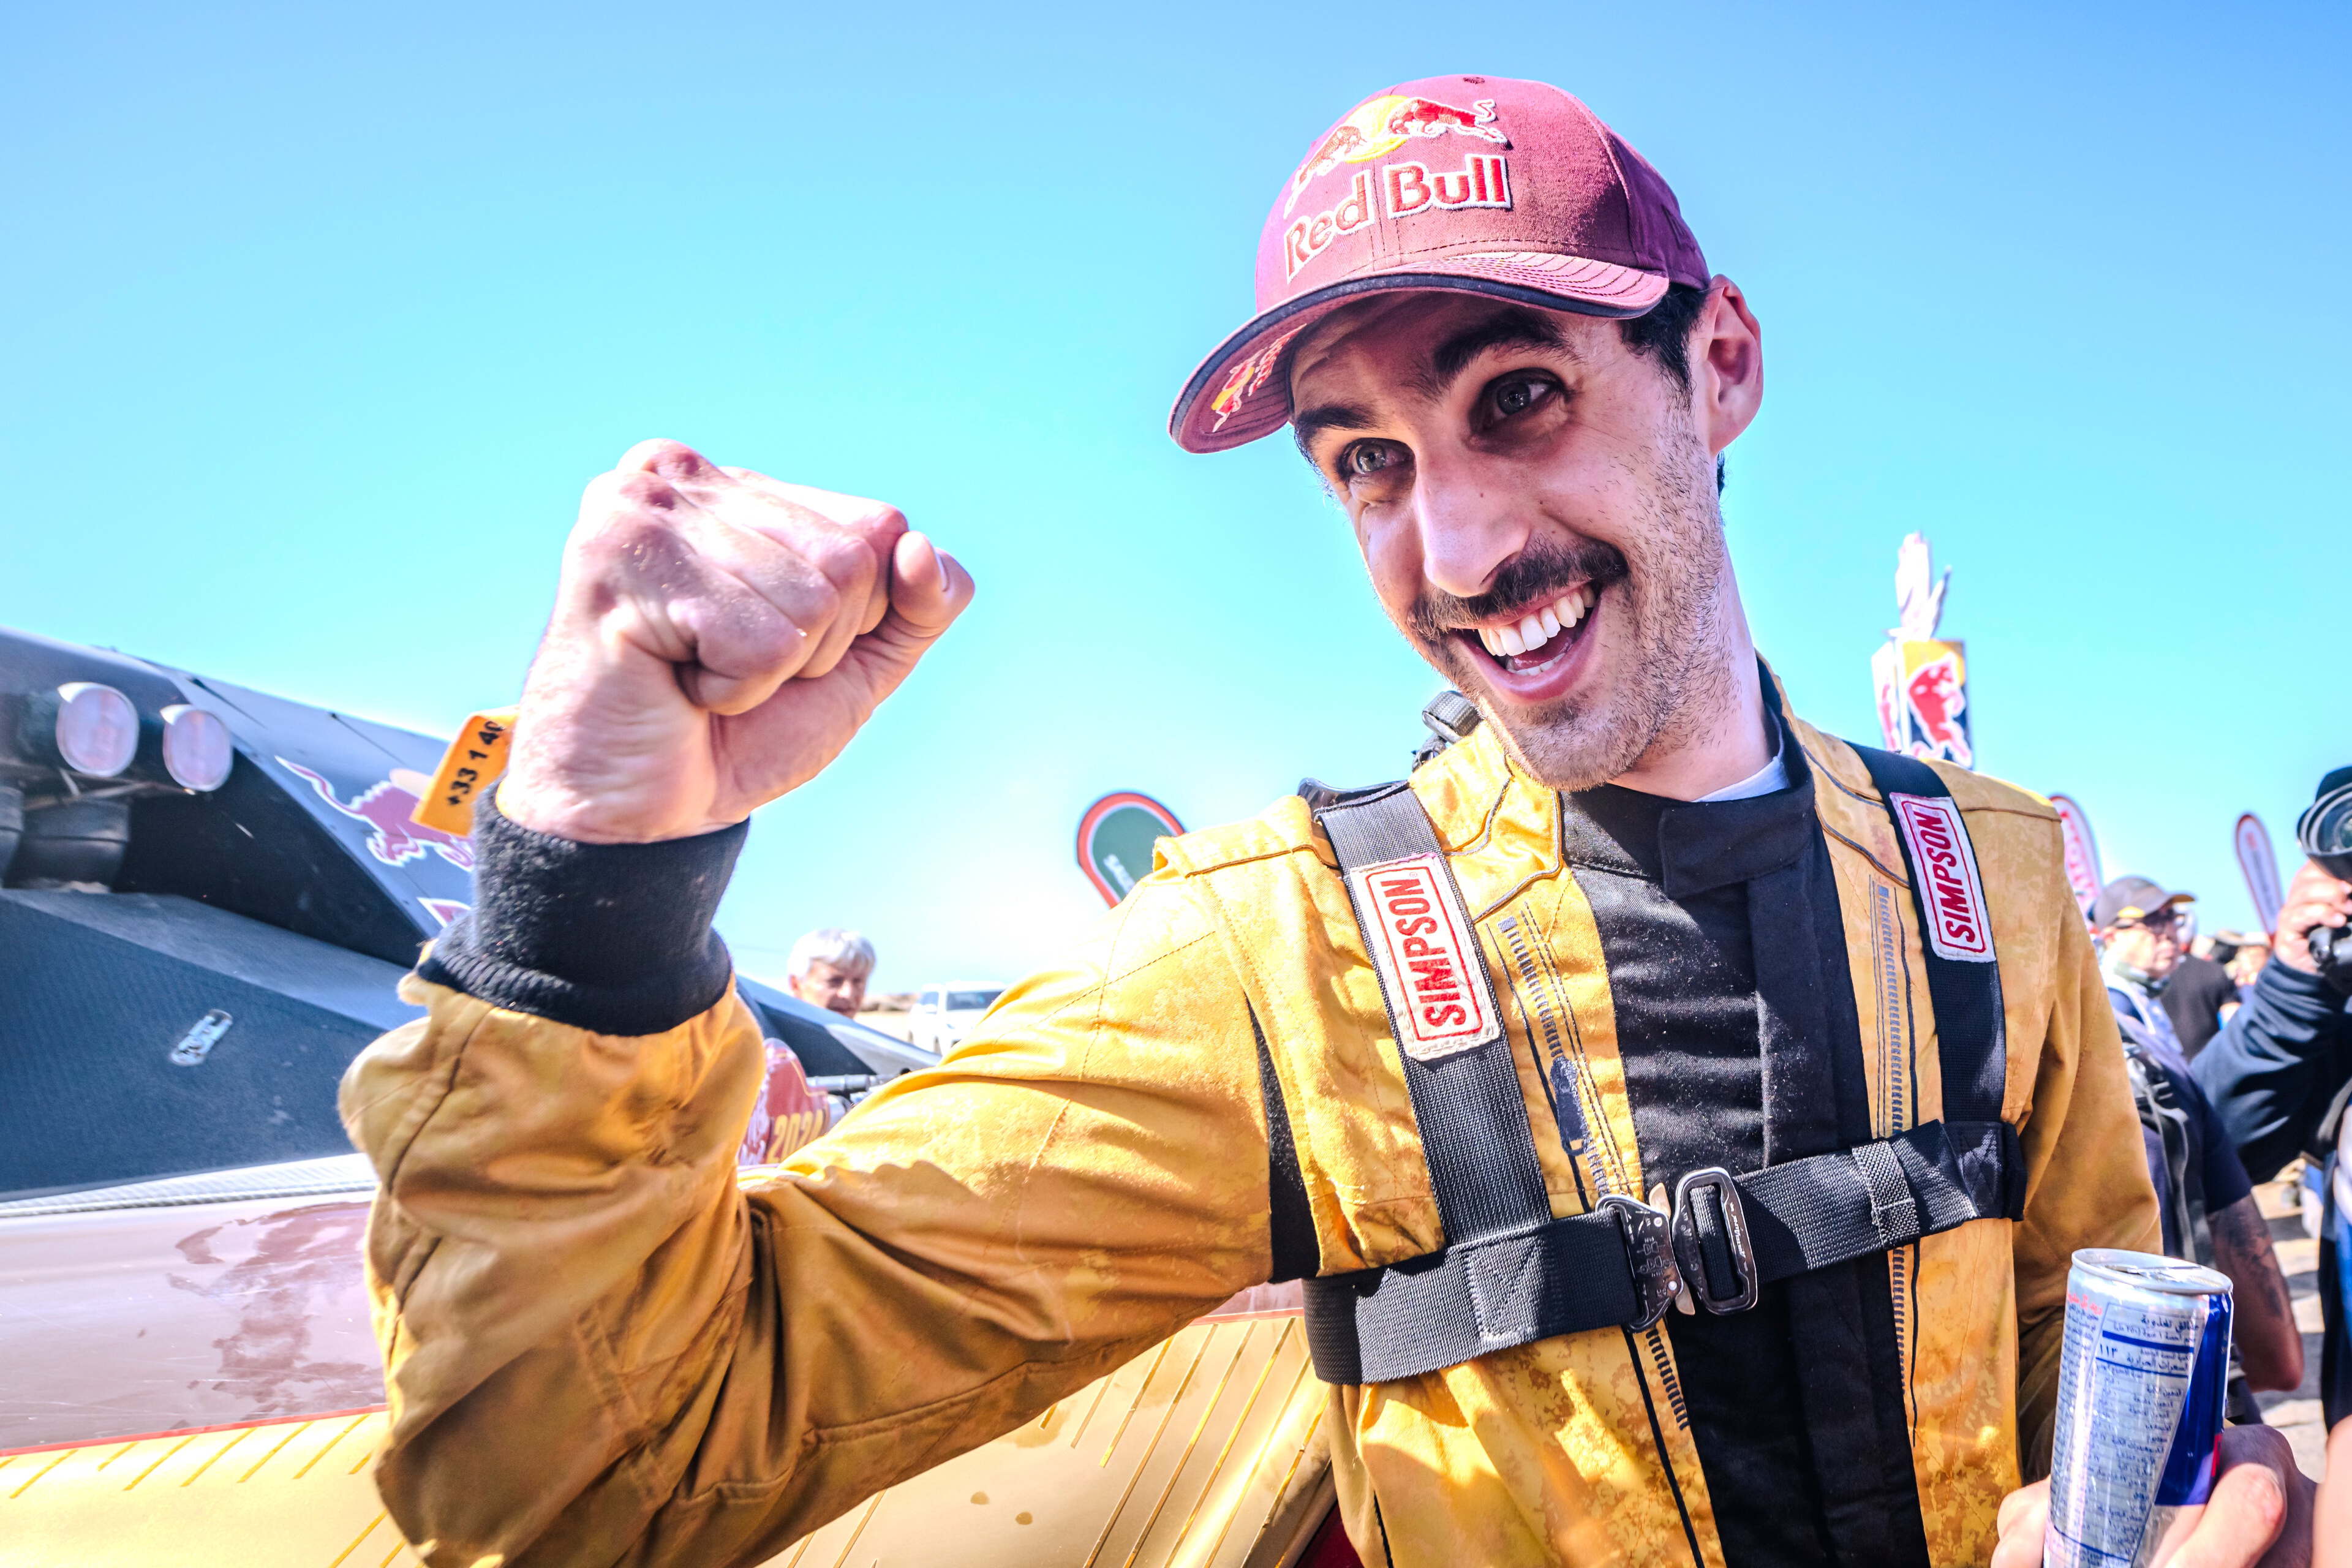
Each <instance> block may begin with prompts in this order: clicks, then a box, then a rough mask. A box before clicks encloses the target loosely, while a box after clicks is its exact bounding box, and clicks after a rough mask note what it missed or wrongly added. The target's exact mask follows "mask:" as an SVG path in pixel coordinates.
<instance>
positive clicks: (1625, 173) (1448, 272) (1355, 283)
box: [1168, 76, 1709, 452]
mask: <svg viewBox="0 0 2352 1568" xmlns="http://www.w3.org/2000/svg"><path fill="white" fill-rule="evenodd" d="M1708 276H1709V275H1708V272H1707V268H1706V257H1704V256H1702V255H1701V254H1700V253H1699V248H1698V241H1697V240H1696V239H1694V238H1693V237H1691V231H1690V228H1689V226H1687V225H1685V223H1684V222H1683V215H1682V209H1681V208H1680V207H1679V206H1678V205H1676V204H1675V194H1674V192H1673V191H1672V190H1670V189H1668V188H1667V185H1666V182H1665V181H1664V179H1662V178H1660V177H1659V175H1658V172H1657V171H1656V170H1655V169H1653V168H1651V167H1650V165H1649V164H1648V163H1646V162H1644V161H1643V157H1642V155H1641V154H1640V153H1636V152H1634V151H1633V148H1632V147H1631V146H1629V145H1627V144H1626V142H1625V140H1624V139H1623V138H1622V137H1621V136H1619V135H1618V134H1617V133H1616V132H1613V131H1612V130H1610V129H1609V127H1608V126H1606V125H1604V124H1602V123H1601V118H1600V116H1598V115H1596V114H1594V113H1593V112H1592V110H1589V109H1587V108H1585V107H1584V105H1583V104H1581V103H1580V102H1578V101H1577V100H1575V99H1573V98H1571V97H1570V96H1569V95H1568V94H1567V93H1564V92H1562V91H1560V90H1559V89H1558V88H1556V87H1548V86H1546V85H1545V84H1544V83H1542V82H1539V81H1512V80H1509V79H1506V78H1503V77H1484V76H1445V77H1431V78H1429V79H1426V80H1423V81H1412V82H1406V83H1404V84H1403V85H1402V86H1401V87H1392V88H1391V89H1388V90H1387V91H1385V92H1381V93H1376V94H1374V95H1373V96H1372V97H1370V98H1368V99H1366V100H1364V101H1363V102H1361V103H1360V104H1358V105H1356V107H1355V108H1353V109H1351V110H1349V111H1348V112H1347V113H1346V114H1344V115H1342V116H1341V117H1340V118H1339V121H1338V123H1336V124H1334V125H1333V126H1332V127H1331V129H1329V130H1328V131H1326V132H1324V133H1323V134H1322V135H1320V136H1318V137H1317V138H1316V139H1315V142H1314V144H1313V145H1312V146H1310V147H1309V148H1308V149H1307V157H1306V159H1305V160H1304V161H1303V162H1302V163H1300V164H1299V165H1298V167H1297V171H1296V172H1294V173H1293V174H1291V176H1290V177H1289V178H1288V179H1287V180H1286V181H1284V182H1283V186H1282V190H1281V192H1280V194H1279V195H1276V197H1275V201H1274V211H1273V212H1272V213H1271V214H1269V215H1268V216H1267V217H1266V220H1265V233H1264V234H1262V235H1261V236H1260V237H1259V238H1258V247H1257V315H1256V316H1255V318H1254V319H1253V320H1252V321H1250V322H1249V323H1248V324H1247V325H1245V326H1244V327H1243V328H1242V329H1241V331H1237V332H1235V333H1234V334H1233V336H1231V337H1229V338H1227V339H1226V340H1225V341H1224V342H1222V343H1220V344H1218V345H1217V348H1216V350H1215V352H1214V353H1211V354H1210V355H1209V357H1208V358H1207V359H1205V360H1203V361H1202V362H1201V368H1200V369H1198V370H1196V371H1194V372H1193V373H1192V379H1191V380H1190V381H1188V382H1186V383H1185V384H1184V391H1183V393H1182V395H1180V396H1179V397H1178V398H1177V399H1176V407H1175V411H1174V412H1173V413H1172V414H1171V415H1170V416H1169V420H1168V429H1169V433H1170V434H1171V435H1172V436H1174V437H1176V440H1177V443H1178V444H1179V445H1180V446H1181V447H1184V448H1185V450H1187V451H1192V452H1218V451H1223V450H1224V449H1225V448H1226V447H1238V446H1241V445H1242V444H1243V443H1244V442H1247V441H1255V440H1256V439H1257V438H1258V437H1261V436H1265V435H1269V434H1271V433H1272V432H1274V431H1276V430H1278V429H1280V428H1281V427H1282V426H1284V425H1286V424H1287V423H1288V422H1289V420H1290V376H1289V368H1288V363H1287V361H1286V357H1285V354H1286V350H1287V349H1288V348H1289V347H1290V345H1291V344H1292V343H1293V342H1296V341H1297V338H1298V335H1299V334H1300V333H1301V332H1303V331H1306V330H1307V328H1308V327H1311V326H1313V325H1314V324H1315V323H1316V322H1317V321H1320V320H1321V319H1322V318H1323V317H1325V316H1327V315H1328V314H1330V313H1331V312H1332V311H1333V310H1338V309H1339V307H1340V306H1342V305H1344V304H1346V303H1348V302H1349V300H1354V299H1356V298H1358V297H1359V296H1361V295H1365V294H1377V293H1397V292H1402V291H1406V290H1411V289H1441V290H1450V291H1453V292H1457V293H1471V294H1488V295H1492V296H1494V297H1496V298H1497V299H1503V300H1514V301H1516V302H1517V303H1520V304H1525V305H1534V306H1538V307H1540V308H1542V309H1546V310H1573V311H1576V312H1578V313H1580V314H1581V315H1588V316H1613V317H1631V316H1639V315H1641V314H1643V312H1645V311H1647V310H1650V309H1651V307H1653V306H1654V305H1655V304H1657V302H1658V301H1659V300H1662V299H1664V297H1665V293H1666V288H1667V286H1668V285H1669V284H1673V283H1687V284H1690V285H1692V286H1694V287H1696V288H1702V289H1703V288H1705V287H1706V283H1707V279H1708Z"/></svg>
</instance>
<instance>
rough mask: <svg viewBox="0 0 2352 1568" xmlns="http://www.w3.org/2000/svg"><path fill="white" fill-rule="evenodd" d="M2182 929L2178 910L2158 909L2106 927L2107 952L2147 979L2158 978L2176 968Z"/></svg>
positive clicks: (2178, 961)
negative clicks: (2141, 916) (2136, 919)
mask: <svg viewBox="0 0 2352 1568" xmlns="http://www.w3.org/2000/svg"><path fill="white" fill-rule="evenodd" d="M2184 929H2185V922H2183V921H2182V920H2181V918H2180V915H2179V912H2178V911H2177V910H2158V911H2157V912H2156V913H2154V914H2152V915H2150V916H2148V917H2147V919H2146V920H2142V921H2134V922H2132V923H2131V924H2130V925H2124V926H2113V927H2110V928H2109V929H2108V931H2107V933H2106V942H2107V951H2108V952H2111V953H2113V954H2114V955H2115V956H2116V959H2117V960H2118V961H2120V962H2121V963H2126V964H2128V965H2130V966H2131V967H2132V968H2134V969H2137V970H2138V971H2139V972H2140V973H2142V974H2145V975H2147V977H2148V978H2149V979H2150V980H2161V979H2163V978H2164V977H2165V976H2166V975H2168V974H2170V973H2172V972H2173V971H2174V970H2176V969H2178V968H2179V967H2180V936H2181V932H2182V931H2183V930H2184Z"/></svg>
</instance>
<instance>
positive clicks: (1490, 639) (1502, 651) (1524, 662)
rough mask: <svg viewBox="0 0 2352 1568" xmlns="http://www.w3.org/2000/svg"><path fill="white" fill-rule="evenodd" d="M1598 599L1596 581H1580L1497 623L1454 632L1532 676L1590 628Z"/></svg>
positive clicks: (1561, 655)
mask: <svg viewBox="0 0 2352 1568" xmlns="http://www.w3.org/2000/svg"><path fill="white" fill-rule="evenodd" d="M1600 598H1601V586H1600V584H1597V583H1591V582H1586V583H1580V584H1577V585H1576V586H1575V587H1573V588H1570V590H1569V591H1568V592H1567V593H1565V594H1562V595H1559V597H1557V598H1555V599H1553V600H1551V601H1550V602H1549V603H1547V604H1544V605H1539V606H1538V607H1537V608H1535V609H1533V610H1530V611H1528V612H1526V613H1525V614H1523V615H1522V616H1519V618H1518V619H1517V620H1516V621H1511V622H1507V623H1506V624H1504V625H1500V626H1461V627H1457V628H1456V629H1455V630H1454V636H1455V637H1459V638H1461V639H1462V640H1463V641H1464V642H1466V643H1475V644H1476V645H1477V646H1478V647H1480V648H1481V649H1483V650H1484V651H1485V652H1486V657H1487V658H1491V659H1493V660H1494V661H1495V663H1496V664H1497V665H1499V666H1501V667H1502V668H1504V669H1505V670H1507V671H1508V672H1509V673H1511V674H1513V675H1531V674H1534V673H1535V672H1537V671H1538V670H1541V669H1545V668H1549V667H1550V666H1551V665H1553V664H1556V663H1558V662H1559V660H1560V659H1562V658H1567V657H1568V655H1569V654H1570V652H1572V651H1573V650H1574V649H1575V648H1576V647H1577V645H1578V644H1579V643H1580V642H1582V641H1583V640H1584V637H1585V635H1586V634H1587V633H1588V632H1589V631H1590V630H1591V626H1592V611H1593V608H1594V606H1595V605H1598V604H1599V602H1600Z"/></svg>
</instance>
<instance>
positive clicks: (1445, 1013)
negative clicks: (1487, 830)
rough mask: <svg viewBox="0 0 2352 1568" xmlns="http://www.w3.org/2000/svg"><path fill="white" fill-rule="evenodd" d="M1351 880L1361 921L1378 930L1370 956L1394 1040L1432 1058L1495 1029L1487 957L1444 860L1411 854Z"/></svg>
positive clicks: (1475, 1042)
mask: <svg viewBox="0 0 2352 1568" xmlns="http://www.w3.org/2000/svg"><path fill="white" fill-rule="evenodd" d="M1349 880H1350V881H1351V882H1353V883H1354V884H1355V886H1354V892H1355V896H1356V900H1357V907H1358V908H1359V909H1360V910H1361V911H1362V912H1363V914H1364V917H1365V918H1364V921H1363V924H1364V925H1365V927H1366V928H1367V929H1369V930H1370V931H1376V932H1378V933H1379V937H1378V942H1377V944H1376V946H1375V948H1374V951H1373V952H1372V955H1371V957H1372V964H1373V967H1375V968H1376V969H1378V970H1379V971H1380V974H1381V986H1382V987H1383V988H1384V989H1385V990H1386V991H1387V993H1388V995H1389V1000H1390V1002H1391V1016H1392V1017H1393V1018H1395V1019H1396V1021H1397V1022H1398V1024H1399V1025H1400V1026H1401V1027H1402V1036H1401V1037H1400V1038H1399V1039H1398V1040H1397V1045H1398V1047H1399V1048H1400V1049H1402V1050H1403V1051H1404V1053H1405V1054H1406V1055H1407V1056H1410V1057H1412V1058H1415V1059H1416V1060H1420V1061H1432V1060H1434V1059H1436V1058H1440V1057H1448V1056H1452V1055H1453V1054H1454V1052H1456V1051H1465V1050H1468V1049H1470V1048H1471V1047H1474V1046H1483V1045H1485V1044H1486V1042H1487V1041H1489V1040H1492V1039H1494V1038H1495V1037H1496V1036H1497V1035H1498V1034H1500V1033H1501V1025H1500V1023H1499V1022H1498V1020H1497V1018H1496V1012H1495V1001H1494V995H1493V993H1492V992H1491V991H1490V989H1489V988H1488V985H1487V982H1486V963H1485V961H1484V960H1483V959H1482V958H1481V957H1480V956H1479V953H1478V943H1477V939H1476V937H1475V935H1474V934H1473V932H1472V931H1471V929H1470V921H1469V917H1468V916H1467V915H1466V914H1465V912H1464V911H1463V908H1462V900H1461V895H1460V894H1459V893H1457V892H1455V891H1454V879H1453V878H1451V877H1450V876H1448V875H1447V874H1446V871H1445V867H1444V863H1443V861H1441V860H1440V859H1439V858H1438V857H1436V856H1434V855H1416V856H1413V857H1412V858H1410V859H1404V860H1391V861H1388V862H1385V863H1384V864H1381V865H1379V866H1370V867H1366V868H1363V869H1360V870H1358V871H1356V872H1354V873H1352V874H1351V875H1350V877H1349Z"/></svg>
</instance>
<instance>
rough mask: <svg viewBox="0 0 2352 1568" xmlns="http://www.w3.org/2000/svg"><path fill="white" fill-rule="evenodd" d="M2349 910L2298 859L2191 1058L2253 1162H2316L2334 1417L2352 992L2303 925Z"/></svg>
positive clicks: (2348, 914)
mask: <svg viewBox="0 0 2352 1568" xmlns="http://www.w3.org/2000/svg"><path fill="white" fill-rule="evenodd" d="M2331 776H2333V775H2331ZM2347 920H2352V883H2345V882H2340V881H2337V880H2336V879H2335V878H2333V877H2331V876H2329V875H2328V874H2327V873H2326V871H2325V870H2324V869H2322V868H2320V867H2318V866H2316V865H2315V864H2313V863H2312V862H2310V861H2305V863H2304V866H2303V869H2301V870H2300V871H2297V872H2296V873H2295V876H2294V881H2293V882H2292V883H2290V884H2289V885H2288V887H2287V890H2286V903H2285V907H2284V909H2283V910H2281V911H2280V913H2279V928H2278V933H2277V935H2276V937H2275V938H2274V939H2273V949H2272V953H2271V959H2272V962H2270V963H2267V964H2265V965H2264V966H2263V971H2262V973H2261V974H2260V975H2259V976H2257V977H2256V979H2255V981H2254V984H2253V986H2252V989H2251V990H2250V991H2249V992H2248V993H2247V994H2246V1005H2244V1006H2243V1007H2241V1008H2240V1009H2239V1010H2238V1011H2237V1013H2236V1014H2235V1015H2234V1016H2231V1019H2230V1021H2229V1022H2228V1023H2227V1024H2225V1025H2224V1026H2222V1028H2221V1034H2220V1035H2219V1036H2218V1037H2215V1039H2214V1041H2213V1044H2212V1045H2211V1047H2210V1048H2208V1049H2207V1050H2206V1052H2205V1053H2204V1055H2202V1056H2200V1057H2199V1058H2197V1068H2196V1072H2197V1079H2198V1081H2199V1083H2200V1084H2202V1085H2203V1086H2204V1088H2205V1090H2206V1092H2207V1093H2208V1094H2210V1096H2211V1097H2212V1100H2213V1104H2214V1107H2215V1109H2216V1110H2218V1111H2219V1113H2220V1115H2221V1120H2222V1121H2223V1124H2224V1125H2226V1126H2227V1127H2228V1128H2229V1130H2230V1132H2231V1136H2232V1138H2233V1139H2234V1140H2235V1141H2236V1142H2237V1144H2238V1147H2239V1149H2240V1151H2241V1152H2242V1154H2243V1156H2244V1161H2245V1165H2246V1168H2247V1169H2248V1170H2249V1171H2250V1172H2252V1173H2256V1174H2258V1175H2259V1176H2260V1177H2261V1178H2262V1179H2263V1180H2264V1181H2267V1180H2269V1179H2270V1178H2271V1177H2272V1176H2273V1175H2276V1174H2277V1173H2278V1172H2279V1169H2280V1167H2282V1166H2284V1164H2285V1163H2287V1162H2288V1161H2290V1160H2292V1159H2294V1157H2295V1155H2297V1154H2298V1153H2300V1154H2303V1155H2304V1156H2305V1157H2306V1158H2308V1159H2309V1160H2311V1162H2312V1163H2313V1164H2314V1165H2315V1166H2316V1167H2317V1168H2318V1169H2319V1170H2320V1171H2321V1173H2322V1177H2323V1179H2322V1184H2321V1187H2320V1191H2321V1193H2322V1194H2323V1204H2322V1209H2321V1222H2320V1238H2319V1304H2320V1309H2321V1314H2322V1320H2323V1322H2324V1324H2325V1328H2324V1330H2323V1335H2324V1337H2323V1341H2322V1342H2323V1344H2324V1345H2325V1347H2326V1348H2325V1351H2324V1352H2323V1353H2322V1355H2321V1358H2320V1376H2319V1394H2320V1400H2321V1403H2322V1405H2323V1406H2324V1408H2325V1409H2326V1415H2327V1419H2328V1421H2329V1422H2331V1423H2336V1422H2342V1421H2344V1420H2345V1419H2346V1418H2347V1417H2352V1319H2347V1312H2346V1306H2347V1300H2348V1299H2352V1279H2347V1278H2346V1276H2347V1273H2352V1159H2347V1146H2352V1126H2347V1123H2352V1117H2347V1115H2346V1113H2345V1109H2344V1108H2345V1102H2346V1100H2347V1097H2352V1013H2347V1009H2352V1002H2347V999H2346V997H2345V996H2344V994H2343V993H2341V992H2339V991H2337V990H2336V989H2335V987H2333V986H2331V985H2329V984H2327V982H2326V980H2325V979H2323V978H2322V977H2321V975H2320V973H2319V966H2318V965H2317V963H2315V962H2314V961H2313V959H2312V956H2311V949H2310V945H2309V935H2310V932H2311V931H2312V929H2313V928H2314V927H2315V926H2321V925H2327V926H2342V925H2344V924H2346V923H2347Z"/></svg>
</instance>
